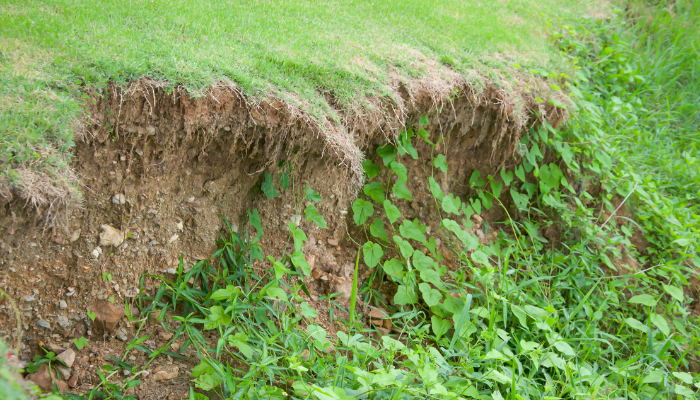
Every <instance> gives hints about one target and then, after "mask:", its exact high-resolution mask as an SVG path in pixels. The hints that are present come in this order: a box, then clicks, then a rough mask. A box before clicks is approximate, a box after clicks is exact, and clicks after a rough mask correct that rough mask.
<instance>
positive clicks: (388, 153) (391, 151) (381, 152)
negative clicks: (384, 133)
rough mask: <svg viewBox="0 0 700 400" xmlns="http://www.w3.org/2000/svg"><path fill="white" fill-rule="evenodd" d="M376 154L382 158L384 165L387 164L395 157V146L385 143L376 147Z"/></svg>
mask: <svg viewBox="0 0 700 400" xmlns="http://www.w3.org/2000/svg"><path fill="white" fill-rule="evenodd" d="M377 155H378V156H379V157H381V158H382V161H384V165H385V166H387V167H388V166H389V163H391V162H392V161H394V159H395V158H396V147H394V146H392V145H390V144H387V145H384V146H382V147H380V148H378V149H377Z"/></svg>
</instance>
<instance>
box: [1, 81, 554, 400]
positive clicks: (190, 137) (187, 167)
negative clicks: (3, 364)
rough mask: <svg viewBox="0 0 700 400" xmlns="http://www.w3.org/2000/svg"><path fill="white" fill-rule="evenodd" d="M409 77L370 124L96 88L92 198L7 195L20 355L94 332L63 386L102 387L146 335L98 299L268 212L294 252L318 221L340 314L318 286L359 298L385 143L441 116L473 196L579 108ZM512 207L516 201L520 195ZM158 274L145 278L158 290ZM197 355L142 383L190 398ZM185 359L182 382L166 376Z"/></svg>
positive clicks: (142, 393) (269, 105)
mask: <svg viewBox="0 0 700 400" xmlns="http://www.w3.org/2000/svg"><path fill="white" fill-rule="evenodd" d="M396 87H397V93H398V94H399V96H400V100H401V102H402V103H401V104H400V106H397V105H396V104H394V105H383V106H382V105H381V104H380V106H379V107H378V110H379V112H377V113H375V114H372V113H368V115H366V118H365V119H363V118H362V117H361V116H359V115H343V114H342V113H340V115H341V119H342V120H343V122H342V123H338V124H331V123H328V124H327V125H326V126H322V124H319V123H316V122H314V119H312V118H309V117H308V116H306V115H304V113H301V112H299V111H298V110H297V109H295V108H294V107H292V106H289V105H288V104H284V103H281V102H274V101H270V102H257V103H255V104H253V103H251V102H249V101H248V100H246V98H245V97H244V96H242V95H241V94H240V92H238V91H237V90H236V89H235V88H230V87H221V88H217V89H213V90H212V91H211V92H210V93H209V94H208V95H207V96H204V97H198V98H194V97H191V96H189V95H188V94H187V93H186V92H185V91H184V90H180V89H177V90H168V89H166V88H164V87H162V86H158V85H154V84H149V83H148V82H140V83H138V84H135V85H132V87H130V88H129V90H125V89H118V88H111V89H110V90H107V91H105V92H104V93H102V94H93V96H92V98H93V100H94V101H93V102H91V103H90V104H88V105H87V113H86V114H87V118H86V121H87V123H86V125H85V129H84V131H85V135H84V138H83V140H82V141H80V143H79V144H78V146H77V148H76V149H75V155H76V161H75V166H76V169H77V171H78V172H79V174H80V180H81V184H82V185H83V196H84V200H83V202H82V203H81V204H80V205H79V206H77V205H75V206H72V207H69V208H68V209H66V210H63V211H62V214H61V215H53V216H52V217H51V218H50V220H47V219H46V217H45V215H44V214H42V213H37V212H35V210H34V209H33V208H32V207H31V206H30V205H28V204H27V202H26V201H24V200H22V199H19V198H14V199H10V200H7V199H6V200H0V232H1V234H0V287H1V288H2V289H3V290H5V291H7V292H8V294H9V295H10V296H11V297H12V298H13V299H15V300H16V301H17V303H18V306H19V310H20V313H21V317H22V324H23V332H22V335H23V336H22V343H21V347H20V354H21V358H22V359H23V360H25V361H27V360H29V359H30V358H31V356H33V354H36V353H37V352H38V349H39V346H44V347H46V348H52V349H54V350H56V351H58V352H60V351H62V350H63V349H66V348H69V347H72V348H73V349H75V346H73V345H72V339H74V338H79V337H81V336H85V337H86V338H88V340H90V342H91V343H92V346H90V347H88V348H85V349H83V350H82V351H77V350H76V352H77V357H76V361H75V363H74V364H73V366H72V370H71V371H69V372H70V374H69V375H68V376H69V377H70V378H72V379H66V380H65V381H66V382H65V383H64V385H67V386H66V387H69V388H70V390H73V391H76V392H82V391H85V390H87V389H89V388H91V387H92V386H94V384H95V383H96V382H97V378H96V374H95V368H96V366H99V365H101V364H102V362H103V360H104V361H109V360H110V358H109V356H110V355H111V356H117V357H120V356H121V354H123V350H124V347H125V346H126V344H127V343H128V341H129V340H130V339H131V338H133V335H134V334H135V333H136V332H135V327H134V326H133V325H132V324H131V323H130V322H128V321H127V319H126V318H121V319H120V320H119V321H118V323H117V324H116V326H114V327H111V328H112V329H106V332H104V334H103V330H102V329H98V327H96V326H95V323H94V322H93V321H91V320H90V318H88V316H87V311H88V309H89V308H90V307H91V306H94V305H95V302H97V301H109V300H110V298H112V299H113V300H114V304H115V305H118V306H119V307H122V308H123V304H124V301H125V300H126V301H128V302H133V299H134V296H135V295H136V293H137V290H138V289H137V288H138V287H139V280H140V279H141V277H142V275H143V274H144V273H150V274H158V275H164V276H166V277H168V276H171V275H170V272H172V271H173V270H172V269H173V268H176V267H177V263H178V258H179V257H180V256H181V255H182V257H183V259H184V261H185V263H186V264H189V263H193V262H196V261H197V260H201V259H205V258H207V257H209V256H211V255H212V254H213V252H214V251H215V250H216V241H217V239H218V238H219V235H220V233H222V232H223V231H224V229H225V226H226V225H225V221H224V217H225V218H227V219H228V220H229V221H230V223H231V224H232V225H233V226H235V227H236V228H237V229H239V230H243V229H246V221H247V217H246V215H247V214H246V211H248V210H253V209H257V210H258V212H259V214H260V217H261V219H262V222H263V228H264V231H265V236H264V237H263V242H262V244H263V249H264V251H265V254H272V255H278V254H281V253H282V251H284V249H285V248H286V247H287V246H288V243H289V242H290V240H289V230H288V228H287V226H288V224H289V222H290V221H295V222H296V223H297V224H298V225H299V226H300V227H301V228H302V229H303V230H304V231H305V232H306V234H307V235H308V237H309V241H308V242H307V244H306V245H305V249H304V250H305V255H306V259H307V261H308V262H309V263H310V264H311V266H312V269H313V270H315V271H314V276H315V277H317V279H313V280H312V281H311V283H310V287H309V289H310V291H311V294H312V298H311V299H309V300H308V301H309V303H310V304H311V305H313V306H314V307H316V308H317V309H318V310H319V315H324V314H325V315H327V312H324V311H327V308H328V302H327V301H326V302H319V301H317V299H318V296H322V295H325V294H329V293H333V292H343V293H346V295H345V296H341V300H344V301H347V300H348V298H349V293H350V284H349V283H350V281H351V278H350V275H349V273H350V271H351V270H352V268H353V266H354V260H355V256H356V254H357V246H356V245H355V244H354V243H353V241H352V240H351V238H352V237H353V236H354V235H358V234H359V229H358V228H357V227H356V226H355V225H354V223H353V219H352V210H351V204H352V201H353V200H354V199H355V198H356V197H357V196H358V194H359V191H360V189H361V187H362V182H363V179H364V178H363V175H362V166H361V164H360V163H361V161H362V154H365V155H373V154H375V150H376V148H377V147H378V146H380V145H382V144H384V143H385V142H386V141H387V140H390V141H393V140H394V138H395V137H396V135H397V134H398V133H399V131H401V130H402V129H404V128H405V127H407V126H408V127H412V126H413V125H414V124H416V123H417V122H418V120H419V118H420V116H421V115H427V116H428V121H429V124H428V125H427V126H422V128H424V129H425V130H427V131H428V133H429V134H430V137H431V138H432V139H433V140H434V141H437V139H438V138H439V137H445V140H444V141H442V142H441V143H440V144H439V145H438V146H437V148H436V151H437V152H439V153H440V154H443V155H445V157H446V159H447V162H448V167H449V175H445V178H444V179H443V180H442V181H441V182H439V184H440V185H441V187H442V190H443V191H444V192H445V193H448V192H450V193H454V194H455V195H457V196H460V197H461V198H468V197H469V196H470V195H473V194H472V193H470V190H471V189H470V187H469V184H468V180H469V177H470V175H471V174H472V172H473V171H474V170H479V171H480V172H481V173H482V175H486V174H494V173H495V172H497V171H498V169H500V168H501V167H504V166H506V167H507V166H510V165H515V164H516V163H517V162H518V157H519V155H518V153H517V152H516V151H515V150H516V148H517V145H518V143H519V140H520V138H521V136H522V135H523V133H524V132H526V131H527V129H529V128H530V127H532V126H533V125H535V124H537V123H539V122H540V121H541V118H546V119H547V120H548V121H549V122H550V123H551V124H552V125H555V126H558V125H560V124H561V123H562V122H563V121H564V120H565V119H566V117H567V115H566V113H565V112H564V111H563V110H561V109H557V108H554V107H552V106H547V107H545V106H543V105H542V104H547V103H541V102H535V101H534V97H533V98H530V97H528V96H522V97H519V98H518V99H517V100H518V101H519V102H521V103H522V104H524V106H521V107H515V106H514V102H513V99H512V98H509V97H508V96H506V95H505V94H504V92H502V91H499V90H497V89H495V88H489V89H486V90H485V91H483V92H480V93H476V92H474V91H473V90H471V89H470V88H469V87H467V86H466V85H461V86H459V85H458V86H457V87H456V88H457V89H459V91H458V93H457V94H456V95H455V96H453V97H449V96H446V95H444V93H443V94H440V93H437V94H436V92H434V91H433V92H431V91H430V90H428V89H427V87H426V86H420V85H418V86H415V87H407V86H403V85H401V84H397V85H396ZM452 89H454V88H452ZM443 92H444V91H443ZM447 93H453V92H452V90H450V91H447ZM416 148H417V150H418V158H417V159H415V160H414V159H411V158H409V157H405V158H404V159H402V162H403V163H404V164H405V166H406V167H407V168H408V171H409V174H408V175H409V177H411V176H414V177H418V176H426V171H427V170H428V169H429V168H430V165H429V162H428V161H429V160H430V151H431V149H430V147H429V146H428V145H427V144H425V143H421V144H417V145H416ZM370 158H374V157H373V156H372V157H370ZM375 162H377V164H379V165H382V171H381V173H380V174H381V175H380V176H381V177H383V178H382V179H384V180H385V181H389V180H391V179H395V177H392V175H391V174H390V173H388V171H387V170H386V169H385V167H383V164H382V163H381V161H380V160H379V158H378V157H377V160H375ZM287 171H289V177H290V182H289V186H288V187H287V189H286V190H282V188H281V187H279V182H278V181H277V178H278V177H279V174H280V173H283V174H284V173H286V172H287ZM267 174H269V175H270V176H271V177H274V179H275V184H276V185H278V188H277V189H278V192H279V196H278V197H274V198H271V199H268V198H267V196H266V195H265V193H263V192H262V191H261V184H262V182H264V180H265V177H266V175H267ZM307 185H308V186H309V187H311V188H313V189H315V190H317V191H318V192H319V193H320V195H321V197H322V201H320V202H319V203H318V204H316V206H317V207H318V210H319V213H320V214H321V215H322V216H323V217H324V218H325V220H326V221H327V223H328V229H320V228H319V227H317V226H316V225H315V224H313V223H310V222H308V221H307V220H306V218H304V215H303V209H304V207H305V204H304V202H305V200H304V195H303V192H304V187H306V186H307ZM406 186H407V188H408V189H409V190H410V191H411V193H412V195H413V201H412V202H407V203H406V204H403V203H397V205H400V208H401V211H402V215H403V216H404V217H405V218H409V219H413V218H419V219H420V220H421V221H422V222H423V223H426V224H427V225H428V227H429V229H433V230H438V227H439V223H440V219H439V217H438V215H437V213H436V212H434V210H433V208H431V207H430V204H429V203H431V202H432V198H431V196H430V190H429V188H428V187H426V184H425V182H424V180H421V179H415V180H413V179H409V181H408V183H407V184H406ZM503 202H504V204H505V207H506V209H508V208H509V207H510V206H511V204H509V202H508V201H507V200H506V199H504V200H503ZM513 211H514V210H513ZM513 214H515V212H513ZM484 218H485V219H486V220H487V221H490V222H495V221H501V220H503V219H505V211H504V210H503V209H502V208H499V207H493V208H492V209H491V210H490V211H489V212H488V213H487V214H485V215H484ZM473 222H474V224H473V226H472V232H473V233H475V234H477V235H478V236H479V237H480V238H481V240H484V241H486V240H488V239H489V234H492V233H488V232H485V231H484V229H483V228H482V227H481V226H482V224H481V221H479V220H474V221H473ZM438 251H440V249H439V246H438ZM444 257H445V264H446V266H447V267H448V268H450V269H456V268H459V265H455V263H453V262H452V260H451V258H450V252H449V251H445V252H444ZM266 267H267V266H266V265H261V266H260V268H266ZM169 270H170V272H169ZM367 274H368V271H367V269H366V268H364V269H362V270H361V275H364V276H367ZM361 277H362V276H361ZM155 285H156V282H154V281H152V280H150V279H146V289H147V291H148V290H150V289H151V288H153V287H155ZM386 290H389V291H390V290H391V287H387V289H386ZM132 304H133V303H132ZM1 307H2V308H1V318H2V319H1V329H0V334H1V335H3V336H5V337H6V338H7V339H8V341H13V340H15V338H16V335H17V330H16V329H15V328H14V327H13V321H14V318H15V317H14V313H13V312H12V308H11V307H10V304H9V303H8V302H5V303H4V304H2V306H1ZM358 307H361V305H359V306H358ZM132 308H133V307H132ZM316 323H319V324H321V325H323V326H324V328H326V329H327V330H328V331H329V332H330V333H333V332H335V331H336V330H337V329H338V328H337V327H334V326H333V324H332V323H331V322H330V321H328V320H327V318H324V317H323V316H320V317H319V320H318V321H317V322H316ZM159 329H161V328H157V327H153V326H149V327H148V328H147V330H146V332H144V333H154V336H153V337H152V338H151V339H150V340H149V341H147V342H146V345H147V346H150V347H155V346H158V345H159V344H161V342H164V341H167V335H166V334H165V332H162V331H160V330H159ZM174 350H176V349H174ZM139 354H141V353H139ZM186 355H188V356H192V354H191V353H190V354H186ZM130 361H131V362H133V363H134V364H141V365H142V364H143V363H145V361H146V359H145V356H144V355H143V354H141V355H138V356H134V358H133V359H132V360H130ZM196 364H197V360H191V361H186V360H181V359H173V358H171V357H169V356H168V357H163V359H162V360H160V359H159V360H157V361H156V362H155V363H154V364H152V372H153V374H152V375H151V377H150V378H149V377H146V378H145V379H144V380H145V383H144V384H142V385H140V386H139V387H138V388H137V389H136V390H137V393H138V395H139V398H143V399H150V398H165V397H167V396H169V395H171V394H172V396H173V397H172V398H182V397H186V396H187V395H188V390H189V389H188V387H189V386H188V385H189V382H188V372H187V371H189V370H190V369H191V367H192V366H193V365H196ZM175 368H177V373H175V376H177V375H179V376H180V378H178V379H174V378H163V377H164V376H165V375H167V374H158V373H157V372H158V371H159V370H167V371H168V372H169V373H171V372H173V371H174V370H175ZM171 375H172V374H171ZM168 376H170V375H168ZM157 377H160V378H157ZM161 378H163V379H161Z"/></svg>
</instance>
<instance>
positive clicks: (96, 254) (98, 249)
mask: <svg viewBox="0 0 700 400" xmlns="http://www.w3.org/2000/svg"><path fill="white" fill-rule="evenodd" d="M91 254H92V258H100V254H102V248H101V247H100V246H97V247H95V249H94V250H93V251H92V253H91Z"/></svg>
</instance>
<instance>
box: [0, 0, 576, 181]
mask: <svg viewBox="0 0 700 400" xmlns="http://www.w3.org/2000/svg"><path fill="white" fill-rule="evenodd" d="M579 3H580V2H576V1H569V0H567V1H554V0H546V1H535V0H518V1H509V2H498V3H495V4H487V3H484V2H478V1H444V0H443V1H417V0H413V1H381V2H372V3H370V2H363V1H355V2H330V1H324V2H320V1H274V2H273V1H257V2H254V3H250V2H244V3H240V2H227V1H211V0H197V1H191V2H164V1H152V2H141V1H132V2H117V1H103V2H99V3H95V2H90V1H84V0H83V1H52V2H45V1H31V0H30V1H10V2H4V3H3V4H1V5H0V48H1V49H2V53H1V55H0V105H1V106H2V107H0V148H1V149H2V152H1V153H0V164H2V165H3V166H4V167H3V171H2V172H0V183H2V181H5V182H7V180H8V179H9V180H10V182H12V183H13V184H15V185H21V184H22V182H21V178H19V177H17V176H16V174H13V172H12V171H11V170H10V169H9V168H8V165H14V166H17V165H18V164H20V163H23V164H27V163H31V165H32V168H33V170H35V171H40V172H42V173H45V174H49V175H51V174H54V175H56V176H58V175H60V174H61V171H62V168H65V167H66V165H67V162H69V160H70V153H69V149H70V148H71V146H72V143H73V133H74V130H75V126H74V125H72V121H74V120H75V118H76V115H77V114H78V113H79V106H78V103H77V101H76V98H77V97H78V96H79V95H80V90H81V88H84V87H85V86H86V85H98V86H99V85H103V84H104V83H106V82H109V81H117V82H126V81H130V80H135V79H138V78H141V77H143V76H148V77H152V78H155V79H159V80H165V81H169V82H172V83H173V84H183V85H185V86H186V87H188V88H190V89H191V90H192V91H193V92H195V93H196V92H197V91H200V90H202V89H204V88H206V87H207V86H209V85H211V84H213V83H215V82H217V81H235V82H236V83H238V84H239V85H240V86H241V88H242V89H243V90H244V92H245V93H247V94H249V95H266V94H270V93H272V94H274V95H277V96H279V97H282V98H286V99H287V100H290V101H296V102H299V103H301V105H302V107H303V108H306V109H307V110H308V111H310V112H312V113H313V114H315V115H316V116H320V115H324V114H326V113H328V112H329V108H328V105H327V104H326V103H325V100H324V97H323V93H332V94H333V95H334V97H335V98H336V99H337V100H338V101H339V102H340V104H342V105H345V106H351V105H357V104H361V103H362V101H361V100H362V98H363V97H364V96H366V95H380V96H382V95H386V94H387V90H386V89H385V85H386V84H387V83H388V82H389V78H388V73H389V72H391V71H392V70H395V71H397V72H398V73H399V74H400V75H402V76H404V77H416V76H421V75H423V74H425V64H426V63H425V58H426V57H427V58H429V59H433V60H437V61H440V62H442V63H443V64H448V65H450V66H451V67H452V68H454V69H455V70H457V71H459V72H462V73H467V72H469V71H470V70H477V71H479V72H480V73H481V74H482V75H484V76H488V75H491V74H498V73H499V71H501V70H502V69H503V67H505V66H512V64H513V63H519V64H520V65H522V66H524V67H546V68H553V67H554V66H555V65H556V61H557V60H558V58H556V57H555V56H554V54H555V52H554V51H552V47H551V44H550V43H549V42H548V41H547V40H546V37H545V35H544V34H543V31H544V29H543V23H542V20H541V18H540V15H541V14H542V15H555V14H556V15H562V14H569V13H576V12H578V9H577V7H578V8H580V7H582V6H581V5H579ZM574 5H575V6H574ZM505 75H506V76H507V73H506V74H505Z"/></svg>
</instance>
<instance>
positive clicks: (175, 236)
mask: <svg viewBox="0 0 700 400" xmlns="http://www.w3.org/2000/svg"><path fill="white" fill-rule="evenodd" d="M179 237H180V236H178V235H177V234H174V235H172V236H170V239H168V243H172V242H174V241H176V240H177V238H179Z"/></svg>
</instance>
